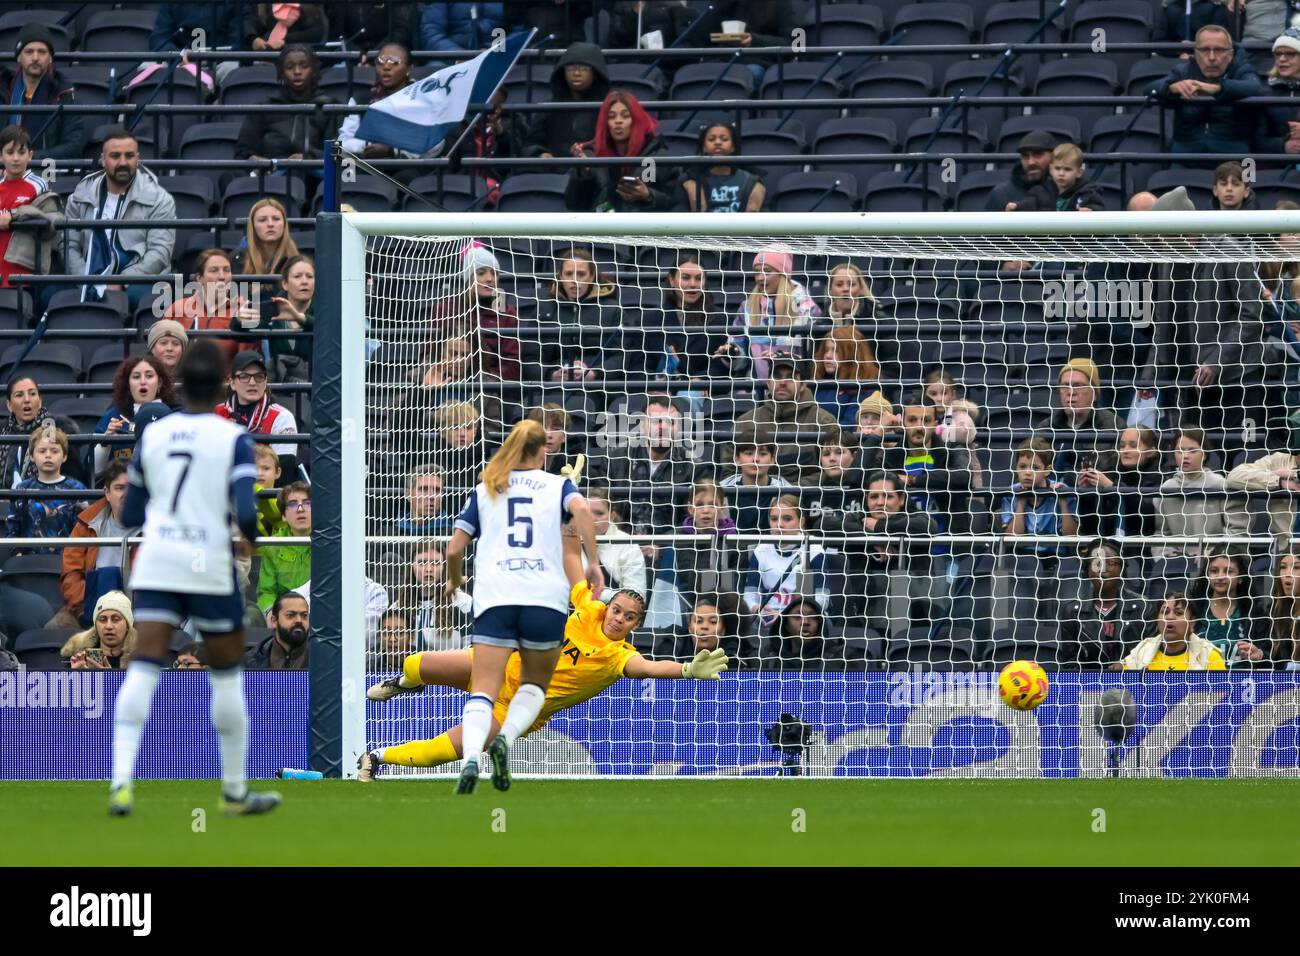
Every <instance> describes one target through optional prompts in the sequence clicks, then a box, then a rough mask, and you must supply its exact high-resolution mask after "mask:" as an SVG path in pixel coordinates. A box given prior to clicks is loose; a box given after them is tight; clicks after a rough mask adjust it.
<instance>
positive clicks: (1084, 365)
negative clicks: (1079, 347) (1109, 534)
mask: <svg viewBox="0 0 1300 956" xmlns="http://www.w3.org/2000/svg"><path fill="white" fill-rule="evenodd" d="M1100 389H1101V370H1100V369H1098V368H1097V365H1096V363H1095V362H1093V361H1092V359H1088V358H1072V359H1070V360H1069V361H1068V362H1066V363H1065V364H1064V365H1063V366H1061V370H1060V372H1059V373H1057V376H1056V392H1057V399H1058V401H1059V403H1060V406H1059V407H1058V408H1057V409H1056V411H1054V412H1048V413H1047V414H1046V415H1043V416H1042V417H1041V418H1039V419H1038V420H1037V421H1036V422H1035V423H1034V430H1035V431H1037V432H1046V434H1044V435H1043V438H1044V439H1045V440H1046V441H1047V442H1048V443H1049V444H1050V445H1051V446H1052V447H1053V448H1055V449H1056V458H1055V460H1054V461H1053V463H1052V470H1053V471H1054V472H1055V473H1056V475H1057V477H1058V478H1060V480H1061V481H1064V482H1066V483H1067V484H1072V483H1077V481H1078V475H1079V473H1080V472H1081V471H1088V470H1094V471H1095V470H1100V471H1102V472H1107V473H1109V472H1111V471H1114V469H1115V464H1116V459H1115V450H1114V449H1115V439H1116V437H1117V436H1118V434H1119V431H1120V423H1119V419H1118V418H1117V417H1116V415H1115V413H1114V412H1112V411H1109V410H1108V409H1103V408H1098V407H1097V392H1098V391H1099V390H1100ZM1089 453H1091V456H1090V457H1080V456H1087V455H1089ZM1085 466H1086V467H1085Z"/></svg>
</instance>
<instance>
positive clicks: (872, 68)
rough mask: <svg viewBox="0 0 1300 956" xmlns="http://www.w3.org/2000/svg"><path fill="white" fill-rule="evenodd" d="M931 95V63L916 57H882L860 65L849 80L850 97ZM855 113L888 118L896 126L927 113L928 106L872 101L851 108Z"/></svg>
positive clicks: (911, 97)
mask: <svg viewBox="0 0 1300 956" xmlns="http://www.w3.org/2000/svg"><path fill="white" fill-rule="evenodd" d="M933 95H934V67H933V66H931V65H930V64H929V63H922V62H920V61H918V60H882V61H880V62H872V63H868V64H867V65H866V66H864V67H862V68H861V69H860V70H859V71H858V72H857V74H856V76H855V77H854V78H853V80H852V81H851V82H850V84H849V96H850V97H851V98H852V99H880V100H889V99H915V98H917V97H925V96H933ZM852 112H853V114H854V115H855V116H872V117H878V118H881V119H891V120H893V121H894V123H895V124H896V125H897V126H898V128H899V129H906V128H907V126H908V124H909V123H911V122H912V121H914V120H917V119H920V118H922V117H925V116H929V115H930V113H931V109H930V107H928V106H898V107H890V106H888V105H886V104H879V105H877V104H872V105H871V106H859V107H854V108H853V111H852Z"/></svg>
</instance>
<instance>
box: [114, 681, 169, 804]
mask: <svg viewBox="0 0 1300 956" xmlns="http://www.w3.org/2000/svg"><path fill="white" fill-rule="evenodd" d="M161 676H162V667H161V665H159V664H158V662H157V661H150V660H140V659H136V660H133V661H131V663H130V664H128V665H127V668H126V679H125V680H123V681H122V688H121V689H120V690H119V691H118V692H117V703H116V705H115V706H114V710H113V786H114V787H121V786H126V785H127V784H129V783H130V782H131V780H132V778H133V777H135V761H136V758H137V757H138V756H139V755H140V740H141V738H143V737H144V725H145V724H147V723H148V722H149V710H150V708H151V707H152V706H153V695H154V691H156V690H157V689H158V679H159V677H161Z"/></svg>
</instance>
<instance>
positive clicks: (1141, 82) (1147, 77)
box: [1124, 57, 1178, 110]
mask: <svg viewBox="0 0 1300 956" xmlns="http://www.w3.org/2000/svg"><path fill="white" fill-rule="evenodd" d="M1177 65H1178V60H1175V59H1173V58H1171V57H1153V58H1151V59H1147V60H1138V61H1137V62H1136V63H1134V64H1133V66H1132V68H1131V69H1130V70H1129V73H1128V79H1127V80H1125V84H1124V95H1126V96H1146V95H1147V93H1149V92H1150V91H1151V90H1152V89H1154V88H1155V87H1156V86H1157V85H1158V84H1159V83H1160V81H1161V80H1163V79H1164V78H1165V77H1166V76H1168V75H1169V73H1170V72H1171V71H1172V70H1173V68H1174V67H1175V66H1177ZM1126 108H1127V109H1130V110H1131V109H1133V107H1131V106H1130V107H1126Z"/></svg>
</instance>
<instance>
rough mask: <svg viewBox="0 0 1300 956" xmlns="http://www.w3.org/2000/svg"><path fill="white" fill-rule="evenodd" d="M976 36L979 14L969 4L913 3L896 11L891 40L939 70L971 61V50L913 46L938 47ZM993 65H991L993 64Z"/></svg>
mask: <svg viewBox="0 0 1300 956" xmlns="http://www.w3.org/2000/svg"><path fill="white" fill-rule="evenodd" d="M974 35H975V14H974V12H973V10H972V9H971V7H970V6H969V5H967V4H965V3H909V4H907V5H906V6H902V7H899V8H898V9H897V10H896V11H895V13H894V25H893V29H892V31H891V39H892V38H898V37H900V36H901V39H900V40H899V41H898V42H897V44H895V45H896V46H898V47H900V48H901V49H903V50H904V51H905V53H904V55H907V56H912V57H915V58H916V59H918V60H922V61H924V62H926V63H929V64H931V65H932V66H933V67H934V68H935V70H936V71H938V70H944V69H947V68H948V67H949V66H951V65H952V64H954V63H960V62H961V61H963V60H969V59H970V54H968V53H913V52H911V51H906V48H907V47H909V46H937V45H941V44H964V43H970V42H971V38H972V37H973V36H974ZM990 66H991V64H990Z"/></svg>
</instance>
